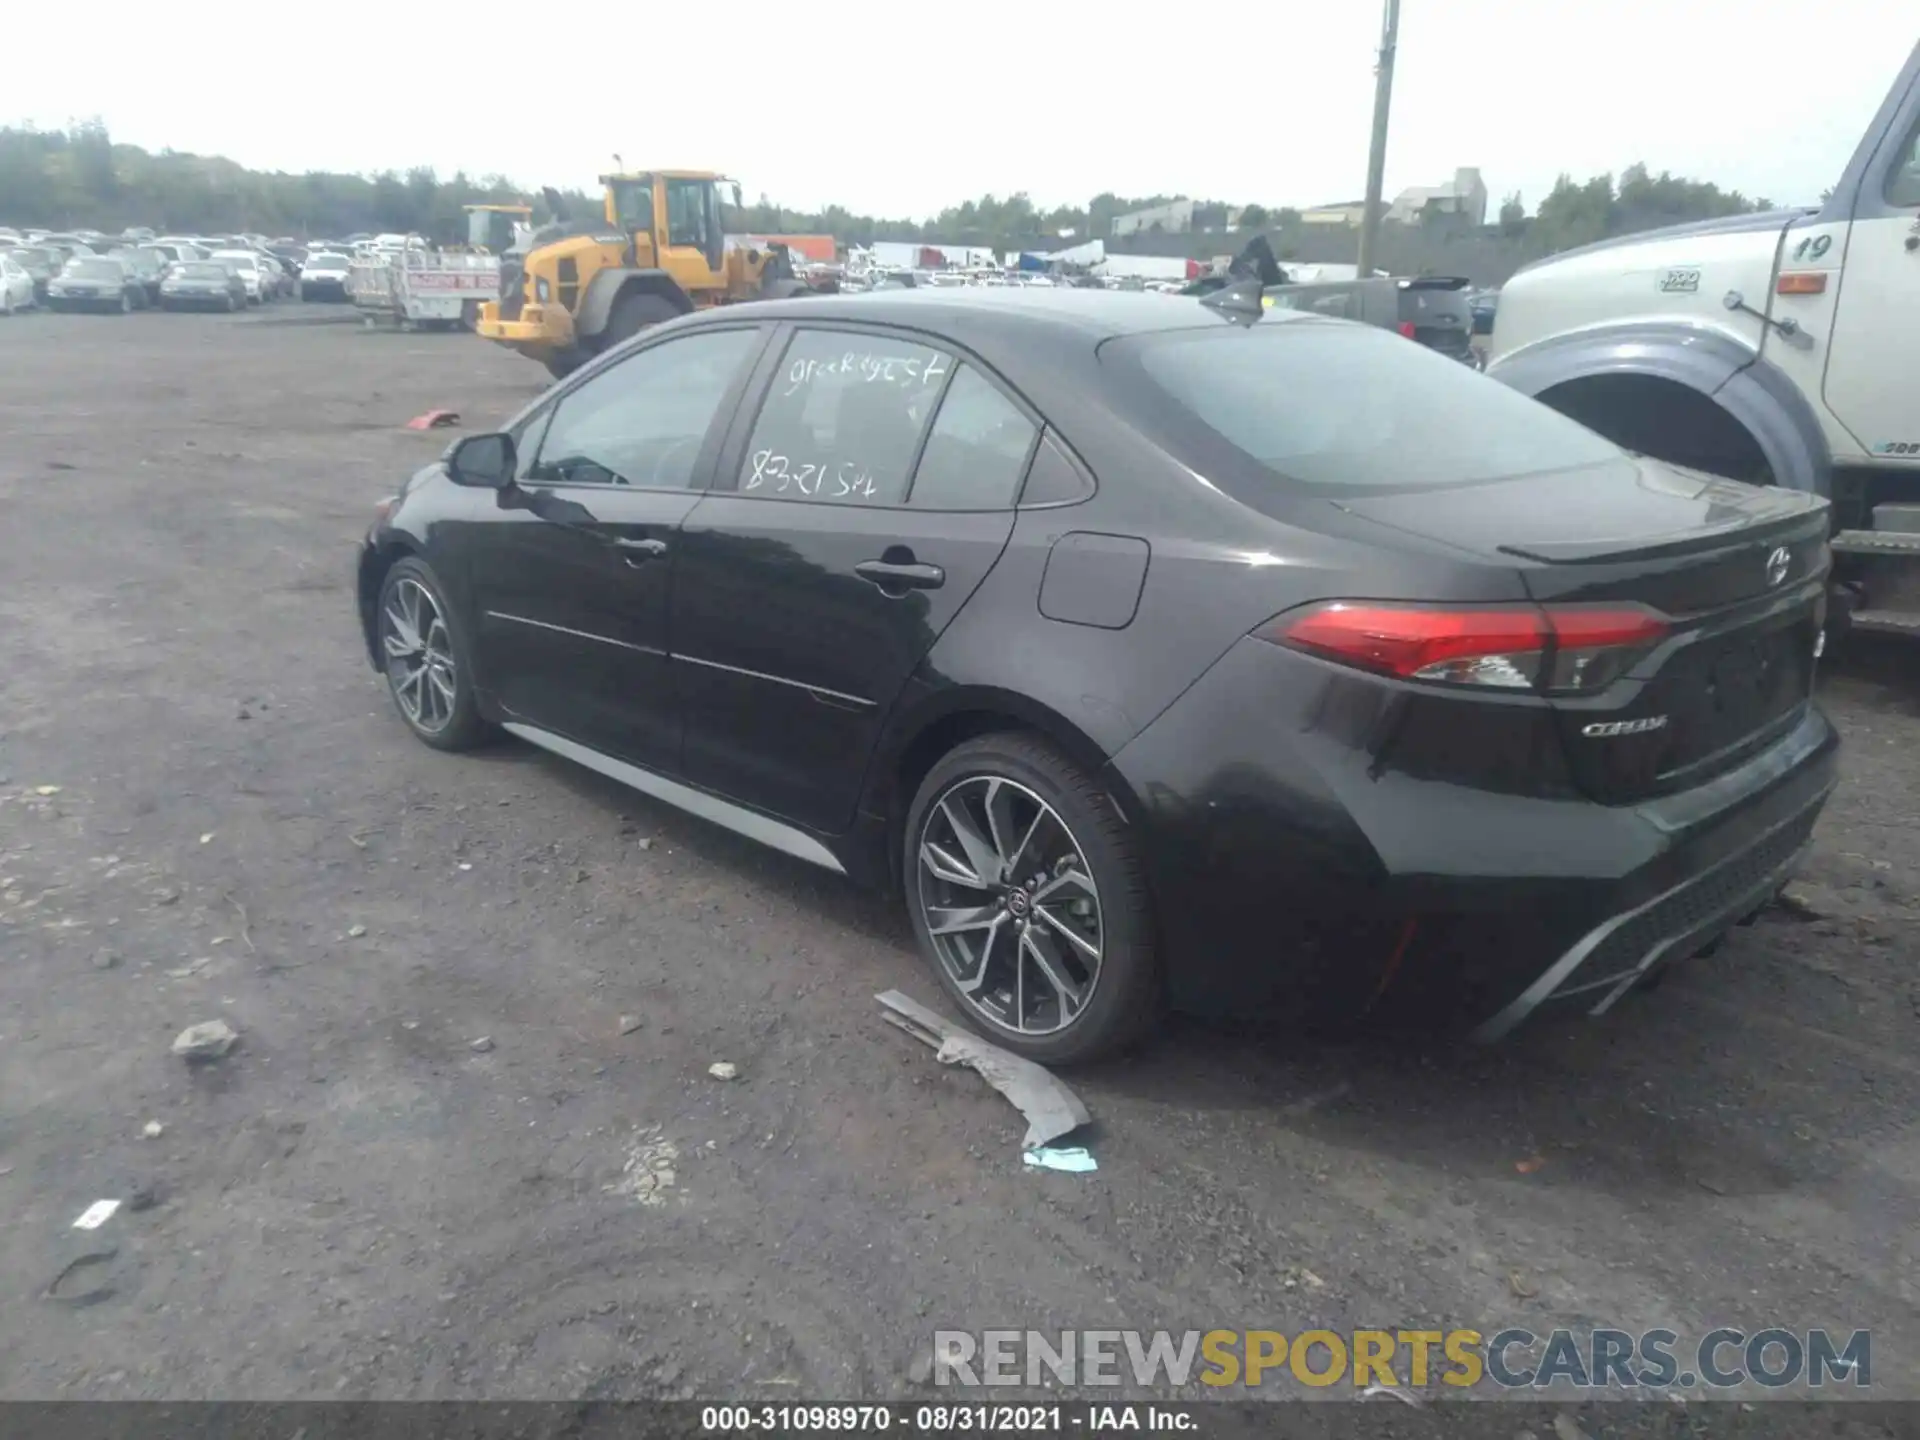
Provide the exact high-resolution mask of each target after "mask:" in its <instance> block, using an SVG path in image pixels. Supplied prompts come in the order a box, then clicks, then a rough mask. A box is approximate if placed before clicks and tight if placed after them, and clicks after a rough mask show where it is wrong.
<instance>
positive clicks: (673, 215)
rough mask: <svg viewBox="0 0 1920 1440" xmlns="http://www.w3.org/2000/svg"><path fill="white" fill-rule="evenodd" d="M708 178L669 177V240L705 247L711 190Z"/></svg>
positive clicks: (675, 243) (697, 247)
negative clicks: (673, 178)
mask: <svg viewBox="0 0 1920 1440" xmlns="http://www.w3.org/2000/svg"><path fill="white" fill-rule="evenodd" d="M710 188H711V187H710V186H709V185H708V184H707V182H706V181H704V180H669V181H667V243H668V244H669V245H692V246H694V247H695V248H696V249H702V250H704V249H705V248H706V244H707V191H708V190H709V189H710Z"/></svg>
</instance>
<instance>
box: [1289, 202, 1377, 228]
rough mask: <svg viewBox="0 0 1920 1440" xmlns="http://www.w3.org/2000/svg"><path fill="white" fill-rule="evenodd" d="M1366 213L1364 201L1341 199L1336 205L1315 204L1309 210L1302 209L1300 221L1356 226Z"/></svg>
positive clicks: (1303, 223)
mask: <svg viewBox="0 0 1920 1440" xmlns="http://www.w3.org/2000/svg"><path fill="white" fill-rule="evenodd" d="M1366 213H1367V202H1366V201H1364V200H1343V201H1341V202H1340V203H1339V204H1337V205H1316V206H1315V207H1314V208H1313V209H1311V210H1302V211H1301V212H1300V223H1301V224H1302V225H1353V226H1358V225H1359V224H1360V221H1361V219H1362V218H1363V217H1364V216H1365V215H1366Z"/></svg>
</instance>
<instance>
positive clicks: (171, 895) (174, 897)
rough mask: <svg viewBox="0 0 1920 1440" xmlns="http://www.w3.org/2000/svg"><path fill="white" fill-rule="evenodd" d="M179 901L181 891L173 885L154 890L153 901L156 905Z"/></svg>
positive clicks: (175, 903)
mask: <svg viewBox="0 0 1920 1440" xmlns="http://www.w3.org/2000/svg"><path fill="white" fill-rule="evenodd" d="M179 902H180V892H179V891H178V890H176V889H174V888H173V887H172V886H171V885H168V886H164V887H163V888H161V889H159V890H156V891H154V892H153V903H154V904H156V905H177V904H178V903H179Z"/></svg>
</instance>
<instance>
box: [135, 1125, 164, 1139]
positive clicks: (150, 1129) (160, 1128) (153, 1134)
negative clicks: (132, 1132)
mask: <svg viewBox="0 0 1920 1440" xmlns="http://www.w3.org/2000/svg"><path fill="white" fill-rule="evenodd" d="M140 1133H141V1134H142V1135H144V1136H146V1137H147V1139H149V1140H158V1139H159V1138H160V1137H161V1136H162V1135H164V1134H166V1133H167V1127H166V1126H164V1125H162V1124H161V1123H160V1122H159V1121H158V1120H149V1121H147V1123H146V1124H144V1125H142V1126H141V1127H140Z"/></svg>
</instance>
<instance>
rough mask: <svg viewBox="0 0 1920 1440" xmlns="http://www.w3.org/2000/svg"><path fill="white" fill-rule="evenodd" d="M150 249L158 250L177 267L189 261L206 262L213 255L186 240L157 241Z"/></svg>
mask: <svg viewBox="0 0 1920 1440" xmlns="http://www.w3.org/2000/svg"><path fill="white" fill-rule="evenodd" d="M148 248H151V249H154V250H158V251H159V252H160V253H161V254H162V255H164V256H166V258H167V260H168V262H169V263H170V264H175V265H178V264H180V263H182V262H183V261H187V260H204V259H206V258H207V256H208V255H209V254H211V253H212V252H211V251H208V250H205V249H202V248H201V247H200V246H198V245H195V244H192V243H191V242H189V241H185V240H156V241H154V242H153V244H152V246H151V247H148Z"/></svg>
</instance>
